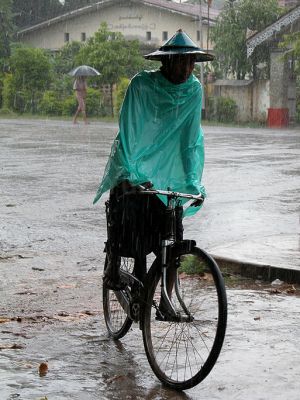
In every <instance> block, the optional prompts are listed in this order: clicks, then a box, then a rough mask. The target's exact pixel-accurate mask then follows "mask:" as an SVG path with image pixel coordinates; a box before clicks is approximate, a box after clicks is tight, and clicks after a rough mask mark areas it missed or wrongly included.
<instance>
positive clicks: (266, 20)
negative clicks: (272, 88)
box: [211, 0, 280, 79]
mask: <svg viewBox="0 0 300 400" xmlns="http://www.w3.org/2000/svg"><path fill="white" fill-rule="evenodd" d="M279 14H280V8H279V7H278V2H277V0H264V1H261V0H240V1H234V2H233V1H228V2H227V3H226V5H225V7H224V10H223V11H222V12H221V14H220V15H219V17H218V19H217V22H216V25H215V26H214V27H213V28H212V31H211V39H212V41H213V42H214V43H215V45H214V50H215V54H216V58H217V62H218V63H219V64H220V67H221V69H222V70H223V73H224V75H225V76H228V75H233V76H234V77H235V78H236V79H244V78H245V76H246V74H248V73H249V74H250V75H252V76H253V77H254V78H257V77H258V68H257V67H258V65H259V64H261V63H266V65H268V63H269V51H268V48H267V47H266V46H264V45H261V46H258V47H257V48H256V49H255V51H254V52H253V54H252V56H251V58H249V59H247V47H246V38H247V32H249V30H250V31H260V30H262V29H263V28H265V27H266V26H267V25H269V24H270V23H272V22H274V21H275V20H276V19H277V18H278V16H279ZM267 74H268V68H267Z"/></svg>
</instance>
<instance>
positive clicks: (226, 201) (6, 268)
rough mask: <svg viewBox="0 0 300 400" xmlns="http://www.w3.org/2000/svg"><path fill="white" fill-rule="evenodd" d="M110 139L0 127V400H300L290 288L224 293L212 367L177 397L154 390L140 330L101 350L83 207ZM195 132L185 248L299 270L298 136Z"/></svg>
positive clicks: (24, 124) (96, 265)
mask: <svg viewBox="0 0 300 400" xmlns="http://www.w3.org/2000/svg"><path fill="white" fill-rule="evenodd" d="M116 130H117V127H116V125H115V124H110V123H92V124H91V125H88V126H83V125H78V126H75V127H74V126H72V125H71V124H70V123H69V122H60V121H29V120H28V121H26V120H0V144H1V154H0V165H1V175H0V190H1V200H0V201H1V202H0V210H1V225H0V238H1V244H0V273H1V277H2V279H1V283H0V349H1V350H0V381H1V387H0V399H1V400H2V399H10V400H11V399H22V400H24V399H26V400H27V399H28V400H29V399H30V400H31V399H40V398H42V397H44V396H47V397H48V399H51V400H52V399H95V398H103V399H117V398H118V399H119V398H122V399H123V398H124V399H175V398H178V399H197V400H198V399H226V400H227V399H243V400H244V399H249V400H267V399H270V398H272V399H275V400H276V399H278V400H279V399H280V400H281V399H291V400H294V399H295V400H296V399H297V400H298V398H299V391H300V386H299V379H298V378H299V373H300V367H299V366H300V363H299V361H300V354H299V346H298V343H299V340H298V338H299V334H300V331H299V324H298V321H299V316H300V315H299V296H297V295H296V294H295V292H296V293H297V290H294V288H293V286H292V285H289V286H284V284H282V285H279V286H268V287H265V286H264V285H263V284H262V283H261V282H256V284H255V285H254V286H255V287H253V286H252V285H251V286H249V287H247V286H246V287H245V286H242V287H234V288H231V287H228V298H229V326H228V331H227V336H226V341H225V344H224V349H223V351H222V354H221V357H220V359H219V361H218V363H217V365H216V367H215V368H214V369H213V371H212V373H211V374H210V375H209V377H208V378H207V379H206V380H205V381H204V382H203V383H202V384H200V385H199V386H197V387H196V388H194V389H191V390H189V391H187V392H186V393H185V394H175V393H174V392H171V391H170V390H167V389H164V388H162V387H161V385H160V384H159V382H157V380H156V378H155V377H154V376H153V374H152V372H151V370H150V368H149V366H148V364H147V362H146V358H145V355H144V352H143V348H142V340H141V334H140V332H139V330H138V329H134V330H133V331H132V332H130V334H129V335H128V336H127V337H126V338H124V340H122V342H121V343H115V342H113V341H111V340H110V339H109V338H107V334H106V330H105V327H104V321H103V312H102V305H101V274H102V269H103V259H104V255H103V252H102V250H103V243H104V241H105V235H106V234H105V217H104V199H103V200H101V202H100V203H99V204H97V205H96V206H92V200H93V196H94V193H95V191H96V189H97V185H98V182H99V179H100V177H101V174H102V172H103V170H104V167H105V163H106V160H107V156H108V154H109V151H110V146H111V143H112V140H113V138H114V136H115V133H116ZM204 130H205V133H206V168H205V174H204V183H205V185H206V188H207V192H208V198H207V201H206V202H205V206H204V207H203V210H202V211H201V212H200V213H199V214H198V215H197V216H195V217H193V218H190V219H187V220H186V221H185V236H186V237H189V238H194V239H196V240H197V243H198V245H199V246H200V247H203V248H204V249H206V250H208V251H210V252H212V253H214V254H216V255H219V256H225V257H231V258H234V259H242V260H246V261H250V262H261V263H264V264H270V265H274V266H277V267H280V268H288V269H292V268H293V269H296V270H299V269H300V258H299V232H298V228H299V171H300V169H299V153H300V152H299V132H298V131H297V130H280V131H278V130H266V129H246V128H223V127H205V128H204ZM13 345H17V346H15V348H14V346H13ZM1 346H2V347H1ZM18 347H19V348H18ZM46 360H47V361H48V364H49V372H48V374H47V375H46V376H45V377H40V376H39V375H38V373H37V367H38V365H39V364H40V363H41V362H43V361H46Z"/></svg>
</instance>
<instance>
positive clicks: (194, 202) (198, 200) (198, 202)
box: [191, 197, 204, 207]
mask: <svg viewBox="0 0 300 400" xmlns="http://www.w3.org/2000/svg"><path fill="white" fill-rule="evenodd" d="M203 201H204V198H203V197H201V198H199V199H197V200H194V201H193V202H192V203H191V207H200V206H201V204H202V203H203Z"/></svg>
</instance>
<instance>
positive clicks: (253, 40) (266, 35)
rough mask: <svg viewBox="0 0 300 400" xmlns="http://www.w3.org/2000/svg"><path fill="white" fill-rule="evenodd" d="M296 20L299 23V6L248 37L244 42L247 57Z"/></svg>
mask: <svg viewBox="0 0 300 400" xmlns="http://www.w3.org/2000/svg"><path fill="white" fill-rule="evenodd" d="M298 20H299V21H300V6H297V7H295V8H293V9H291V10H290V11H288V12H287V13H286V14H284V15H282V16H281V17H280V18H279V19H278V20H277V21H275V22H273V23H272V24H270V25H268V26H267V27H266V28H265V29H263V30H262V31H260V32H257V33H255V34H254V35H252V36H250V37H249V38H248V39H247V41H246V43H247V57H250V56H251V54H252V53H253V51H254V49H255V48H256V47H257V46H259V45H260V44H262V43H264V42H266V41H267V40H269V39H271V38H272V37H273V36H274V35H276V34H278V33H280V32H282V31H284V30H285V29H286V28H287V27H289V26H292V24H293V23H294V22H295V21H298Z"/></svg>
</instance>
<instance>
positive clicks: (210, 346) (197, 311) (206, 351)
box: [142, 248, 227, 390]
mask: <svg viewBox="0 0 300 400" xmlns="http://www.w3.org/2000/svg"><path fill="white" fill-rule="evenodd" d="M171 262H174V263H177V266H178V268H177V275H178V279H179V282H180V292H181V299H182V300H183V302H184V305H185V307H186V309H187V311H188V313H189V314H190V317H189V318H186V316H187V314H186V312H184V310H183V308H184V305H182V302H181V304H180V302H179V301H178V298H177V296H176V294H175V293H172V302H173V304H174V306H175V309H176V311H178V312H180V315H182V316H185V318H183V321H184V322H178V321H174V319H173V320H172V318H167V320H166V321H162V320H161V318H158V309H159V303H160V297H161V282H160V281H161V268H160V261H159V260H158V259H156V260H155V262H154V263H153V266H152V267H151V270H150V271H149V280H148V282H149V286H148V292H147V295H146V296H147V297H146V304H145V308H144V315H143V321H142V330H143V340H144V346H145V351H146V354H147V357H148V361H149V364H150V366H151V368H152V370H153V372H154V373H155V375H156V376H157V377H158V378H159V379H160V380H161V381H162V382H163V383H164V384H165V385H167V386H169V387H171V388H173V389H176V390H184V389H189V388H191V387H193V386H195V385H197V384H198V383H199V382H201V381H202V380H203V379H204V378H205V377H206V376H207V375H208V374H209V372H210V371H211V369H212V368H213V366H214V364H215V363H216V361H217V358H218V356H219V353H220V351H221V348H222V344H223V340H224V336H225V330H226V321H227V300H226V292H225V286H224V281H223V278H222V275H221V273H220V271H219V268H218V265H217V264H216V262H215V261H214V260H213V259H212V258H211V257H210V256H209V255H208V254H207V253H205V252H204V251H202V250H200V249H198V248H194V249H193V250H191V252H190V253H189V254H185V255H183V256H180V257H177V258H176V259H175V258H174V259H173V260H171ZM189 267H192V268H198V269H199V270H201V276H199V275H198V276H195V275H193V276H188V275H187V274H186V273H184V272H183V270H186V269H188V268H189ZM173 292H174V290H173Z"/></svg>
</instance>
